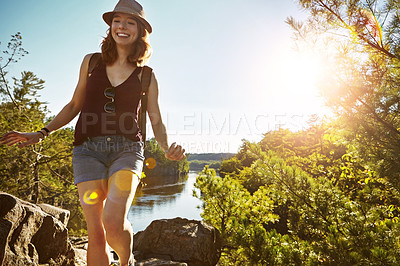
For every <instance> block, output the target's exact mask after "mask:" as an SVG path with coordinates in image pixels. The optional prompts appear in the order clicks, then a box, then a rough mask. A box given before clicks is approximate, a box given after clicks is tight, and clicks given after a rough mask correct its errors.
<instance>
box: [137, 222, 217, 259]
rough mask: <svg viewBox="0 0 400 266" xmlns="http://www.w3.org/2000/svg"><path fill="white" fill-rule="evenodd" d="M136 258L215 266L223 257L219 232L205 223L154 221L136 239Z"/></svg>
mask: <svg viewBox="0 0 400 266" xmlns="http://www.w3.org/2000/svg"><path fill="white" fill-rule="evenodd" d="M134 250H135V251H136V252H137V255H135V258H136V259H137V260H138V261H143V260H145V259H148V258H158V259H162V260H171V261H176V262H183V263H186V264H187V265H189V266H214V265H216V264H217V262H218V260H219V258H220V255H221V239H220V234H219V231H218V230H217V229H215V228H214V227H213V226H211V225H208V224H206V223H205V222H202V221H197V220H188V219H183V218H174V219H161V220H155V221H153V222H152V223H151V224H150V225H149V226H148V227H147V228H146V230H144V231H141V232H138V233H137V234H136V235H135V236H134Z"/></svg>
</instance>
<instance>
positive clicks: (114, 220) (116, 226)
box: [102, 212, 125, 234]
mask: <svg viewBox="0 0 400 266" xmlns="http://www.w3.org/2000/svg"><path fill="white" fill-rule="evenodd" d="M102 220H103V225H104V229H105V230H106V233H107V234H114V233H119V232H122V231H123V230H124V223H125V220H124V219H123V217H120V216H117V215H115V214H113V213H107V212H104V213H103V217H102Z"/></svg>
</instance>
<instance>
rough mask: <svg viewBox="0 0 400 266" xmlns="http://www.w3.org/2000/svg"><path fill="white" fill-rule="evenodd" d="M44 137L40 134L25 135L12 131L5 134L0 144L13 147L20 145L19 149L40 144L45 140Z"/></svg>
mask: <svg viewBox="0 0 400 266" xmlns="http://www.w3.org/2000/svg"><path fill="white" fill-rule="evenodd" d="M43 138H44V137H43V135H42V133H40V132H31V133H24V132H18V131H10V132H7V133H6V134H4V135H3V136H2V137H1V139H0V142H1V144H3V145H8V146H12V145H14V144H18V143H19V145H18V148H23V147H26V146H28V145H32V144H36V143H39V142H40V141H41V140H42V139H43Z"/></svg>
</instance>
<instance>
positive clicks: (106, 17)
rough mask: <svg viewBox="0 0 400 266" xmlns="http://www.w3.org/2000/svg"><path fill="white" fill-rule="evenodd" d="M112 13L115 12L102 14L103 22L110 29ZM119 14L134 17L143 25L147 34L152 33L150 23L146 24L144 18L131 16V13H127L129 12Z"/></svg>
mask: <svg viewBox="0 0 400 266" xmlns="http://www.w3.org/2000/svg"><path fill="white" fill-rule="evenodd" d="M118 12H120V11H118ZM114 13H116V12H114V11H112V12H106V13H104V14H103V20H104V21H105V22H106V23H107V25H108V26H110V27H111V23H112V19H113V16H114ZM120 13H125V14H129V15H131V16H134V17H135V18H137V19H138V20H139V21H140V22H142V23H143V25H144V27H145V29H146V30H147V31H148V32H149V33H151V32H152V31H153V29H152V28H151V25H150V23H149V22H147V20H145V19H144V18H142V17H139V16H138V15H136V14H133V13H129V12H120Z"/></svg>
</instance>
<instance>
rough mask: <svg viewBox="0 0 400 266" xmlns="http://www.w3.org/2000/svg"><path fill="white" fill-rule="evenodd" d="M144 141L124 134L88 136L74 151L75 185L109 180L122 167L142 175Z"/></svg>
mask: <svg viewBox="0 0 400 266" xmlns="http://www.w3.org/2000/svg"><path fill="white" fill-rule="evenodd" d="M143 161H144V156H143V142H141V141H133V140H130V139H128V138H126V137H124V136H99V137H93V138H88V139H87V140H86V141H85V142H83V143H82V144H81V145H79V146H75V147H74V150H73V157H72V165H73V169H74V184H75V185H76V184H78V183H80V182H85V181H91V180H99V179H108V178H110V176H112V175H113V174H114V173H116V172H117V171H120V170H129V171H132V172H133V173H135V174H137V176H138V177H139V178H140V176H141V173H142V168H143Z"/></svg>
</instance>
